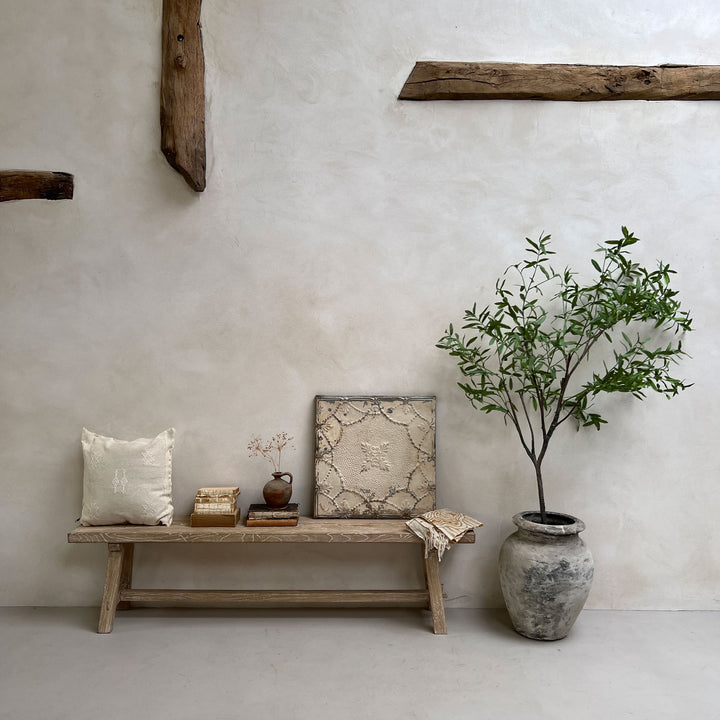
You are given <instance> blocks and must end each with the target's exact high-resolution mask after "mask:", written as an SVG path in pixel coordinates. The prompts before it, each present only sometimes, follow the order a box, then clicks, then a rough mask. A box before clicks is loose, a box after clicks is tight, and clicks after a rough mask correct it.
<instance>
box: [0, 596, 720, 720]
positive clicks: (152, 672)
mask: <svg viewBox="0 0 720 720" xmlns="http://www.w3.org/2000/svg"><path fill="white" fill-rule="evenodd" d="M96 622H97V609H96V608H0V718H1V719H2V720H26V719H27V720H36V719H37V720H63V719H64V718H72V719H73V720H86V719H87V720H90V719H91V718H92V720H115V718H123V719H125V720H127V719H128V718H133V719H136V720H144V719H145V718H148V719H149V718H161V719H163V720H164V719H165V718H167V719H172V720H185V719H186V718H187V719H188V720H190V719H192V720H197V719H198V718H202V719H204V720H230V719H231V718H232V719H233V720H235V719H236V718H247V719H248V720H257V719H259V720H264V719H265V718H282V719H284V718H297V719H299V720H302V719H304V718H308V719H310V718H312V720H325V719H326V718H333V719H334V720H355V719H356V718H357V719H358V720H360V719H363V720H365V719H367V718H372V719H373V720H381V719H383V718H388V719H389V718H403V720H405V719H409V718H421V719H426V718H427V719H432V720H434V719H435V718H437V719H439V720H446V719H447V720H455V719H457V720H463V719H468V720H481V719H484V718H493V719H495V718H510V719H514V718H521V717H522V718H524V717H529V718H532V720H538V719H544V718H553V719H555V718H574V719H575V720H594V719H595V718H598V719H602V720H617V719H619V718H634V719H640V720H643V719H645V718H647V719H648V720H650V718H652V720H661V719H662V718H668V719H670V718H672V720H677V719H678V718H693V719H694V720H717V719H720V613H712V612H677V613H666V612H606V611H589V610H586V611H585V612H584V613H583V614H582V615H581V617H580V619H579V620H578V623H577V624H576V626H575V628H574V629H573V631H572V633H571V634H570V636H568V637H567V638H566V639H565V640H561V641H559V642H554V643H543V642H535V641H531V640H526V639H524V638H521V637H520V636H519V635H516V634H515V633H514V632H513V630H512V629H511V628H510V627H509V624H508V620H507V617H506V615H505V613H504V612H501V611H487V610H450V611H448V628H449V634H448V635H447V636H444V637H443V636H435V635H433V634H432V633H431V632H430V618H429V614H428V613H427V612H424V611H418V610H372V611H370V610H292V611H291V610H266V611H250V610H244V611H243V610H206V609H193V610H150V609H141V610H133V611H130V612H127V613H119V614H118V617H117V619H116V621H115V629H114V631H113V633H112V634H110V635H97V634H96V633H95V632H94V627H95V624H96ZM526 714H527V715H526Z"/></svg>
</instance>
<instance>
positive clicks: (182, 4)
mask: <svg viewBox="0 0 720 720" xmlns="http://www.w3.org/2000/svg"><path fill="white" fill-rule="evenodd" d="M201 4H202V0H163V24H162V28H163V29H162V33H163V36H162V77H161V81H160V131H161V149H162V152H163V154H164V155H165V157H166V158H167V161H168V162H169V163H170V165H171V166H172V167H173V168H175V169H176V170H177V171H178V172H179V173H180V174H181V175H182V176H183V177H184V178H185V181H186V182H187V184H188V185H189V186H190V187H191V188H192V189H193V190H195V191H196V192H202V191H203V190H204V189H205V58H204V56H203V47H202V30H201V25H200V6H201Z"/></svg>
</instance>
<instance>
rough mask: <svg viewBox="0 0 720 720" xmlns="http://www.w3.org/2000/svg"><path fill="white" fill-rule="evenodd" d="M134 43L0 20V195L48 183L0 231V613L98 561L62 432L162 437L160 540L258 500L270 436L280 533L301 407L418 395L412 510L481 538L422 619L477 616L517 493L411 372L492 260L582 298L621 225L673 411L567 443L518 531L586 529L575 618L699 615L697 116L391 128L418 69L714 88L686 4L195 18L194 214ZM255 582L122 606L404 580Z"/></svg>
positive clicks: (79, 9)
mask: <svg viewBox="0 0 720 720" xmlns="http://www.w3.org/2000/svg"><path fill="white" fill-rule="evenodd" d="M160 10H161V2H160V0H153V1H152V2H148V1H146V2H139V1H137V0H118V1H117V2H112V3H110V2H96V1H95V0H0V16H1V17H2V18H3V20H2V23H0V64H1V65H2V67H3V72H2V73H0V98H2V100H1V101H0V138H1V140H0V158H1V159H0V166H1V167H2V168H3V169H11V168H28V169H53V170H63V171H66V172H71V173H73V174H74V175H75V183H76V188H75V198H74V199H73V200H72V201H65V202H50V201H21V202H14V203H4V204H3V205H2V206H0V329H1V334H0V353H1V354H0V408H2V411H1V412H0V498H2V501H3V510H4V512H3V522H2V523H1V524H0V578H2V579H1V580H0V603H1V604H5V605H91V604H95V603H97V602H98V600H99V595H100V590H101V583H102V577H103V572H104V562H105V552H104V548H103V547H100V546H97V547H96V546H88V547H84V546H68V545H67V544H66V543H65V534H66V532H67V531H68V530H69V529H71V528H72V527H73V525H74V521H75V519H76V518H77V517H78V516H79V514H80V506H81V495H82V456H81V452H80V431H81V428H82V427H83V426H87V427H89V428H90V429H92V430H94V431H96V432H99V433H102V434H106V435H114V436H116V437H120V438H125V439H130V438H133V437H141V436H152V435H155V434H156V433H158V432H159V431H161V430H163V429H165V428H166V427H169V426H174V427H175V428H176V429H177V433H178V435H177V444H176V453H175V458H174V460H175V462H174V498H175V504H176V508H177V511H178V512H180V513H187V512H189V510H190V508H191V505H192V500H193V496H194V492H195V490H196V489H197V488H198V487H199V486H202V485H207V484H238V485H240V487H241V489H242V496H241V500H242V504H243V505H244V506H245V507H246V506H247V504H249V503H250V502H257V501H259V500H260V497H261V490H260V489H261V487H262V485H263V483H264V482H265V480H266V479H267V477H268V475H267V474H268V471H269V470H270V466H269V465H267V466H266V465H264V464H263V463H262V462H261V461H260V460H258V459H252V458H249V457H248V454H247V451H246V449H245V448H246V445H247V443H248V440H249V439H250V437H251V436H253V435H255V434H259V435H262V436H269V435H272V434H273V433H275V432H278V431H280V430H285V431H286V432H288V433H290V434H291V435H294V436H295V447H296V449H295V450H294V451H292V452H290V453H288V455H287V463H286V469H288V470H290V471H292V472H293V473H294V474H295V478H296V481H295V486H296V491H295V499H296V500H297V501H299V502H300V503H301V505H302V507H303V508H304V509H305V510H306V511H309V509H310V507H311V498H312V483H313V430H312V421H313V397H314V396H315V395H316V394H318V393H327V394H332V393H337V394H356V393H358V394H364V393H371V394H435V395H437V398H438V417H437V442H438V449H437V452H438V505H439V507H450V508H454V509H457V510H462V511H464V512H467V513H468V514H470V515H473V516H475V517H478V518H479V519H481V520H483V521H484V522H485V527H484V528H483V529H481V530H480V531H478V542H477V544H476V545H475V546H473V547H460V548H456V549H454V550H452V551H450V553H449V555H448V556H447V557H446V560H444V561H443V566H442V572H443V581H444V584H445V589H446V591H447V592H448V595H449V600H448V603H449V605H451V606H453V605H455V606H464V607H496V606H499V605H501V604H502V600H501V595H500V591H499V586H498V582H497V572H496V565H495V563H496V558H497V553H498V550H499V547H500V544H501V542H502V540H503V538H504V537H505V536H506V535H508V534H509V533H510V532H511V531H512V529H513V526H512V524H511V521H510V517H511V516H512V515H513V513H515V512H517V511H519V510H523V509H531V508H532V507H534V506H535V505H536V499H535V495H534V486H533V480H532V472H531V470H532V468H531V466H530V464H529V463H528V462H527V460H526V459H525V458H524V456H523V455H522V454H521V453H522V451H521V449H520V445H519V443H517V441H516V439H515V437H514V436H513V435H512V433H511V431H510V429H508V428H506V427H504V426H503V424H502V423H501V422H499V419H498V418H497V417H494V416H485V415H481V414H480V413H477V412H476V411H473V410H472V408H471V407H470V405H469V403H468V402H467V401H466V400H465V398H464V397H463V395H462V393H461V392H460V391H459V390H458V389H457V387H456V385H455V383H456V381H457V380H458V379H459V376H458V374H457V371H456V369H455V367H454V365H453V362H452V359H451V358H450V357H448V356H447V355H445V354H444V353H442V352H441V351H440V350H437V349H436V348H435V347H434V343H435V342H436V341H437V339H438V338H439V337H440V336H441V334H442V332H443V330H444V328H445V327H446V326H447V323H448V322H455V323H457V322H458V321H459V320H460V319H461V317H462V312H463V310H464V309H465V308H466V307H469V306H471V305H472V303H473V302H474V301H475V300H478V302H479V304H481V305H482V304H484V303H486V302H490V301H491V300H492V297H491V295H490V293H491V291H492V288H493V286H494V281H495V278H496V277H497V276H498V275H499V274H500V273H501V272H502V271H503V269H504V268H505V267H506V266H507V265H508V264H510V263H511V262H515V261H517V260H518V259H519V258H520V257H521V255H522V253H523V242H524V238H525V236H530V237H537V236H538V235H539V234H540V233H541V232H543V231H545V232H549V233H552V235H553V237H554V242H555V250H556V251H557V253H558V262H559V264H561V265H562V264H566V263H568V264H570V265H574V266H579V267H587V266H588V264H589V257H590V255H591V253H592V251H593V249H594V248H595V246H596V245H597V244H598V243H600V242H602V241H604V240H606V239H611V238H614V237H616V236H618V235H619V231H620V226H621V225H626V226H628V227H629V228H630V229H631V230H633V231H634V232H635V233H636V234H637V235H638V236H639V237H640V238H641V239H642V240H643V242H642V244H641V245H639V246H636V247H637V248H638V249H637V252H636V255H637V257H638V259H639V260H641V261H642V262H644V263H647V264H653V263H654V261H655V259H657V258H662V259H663V260H665V261H667V262H669V263H671V265H673V266H674V267H675V268H676V269H677V271H678V275H677V276H676V280H675V285H676V286H677V288H678V289H679V290H680V292H681V297H682V298H683V299H684V302H685V304H686V305H687V307H688V308H689V309H691V310H692V312H693V314H694V316H695V329H696V332H693V333H692V334H691V335H689V336H688V338H687V343H686V346H687V349H688V351H689V352H690V354H691V355H692V358H691V359H688V360H687V361H686V362H683V364H682V366H681V367H680V368H679V369H678V373H680V374H681V375H682V376H686V377H688V378H689V379H691V380H692V381H694V382H695V386H694V387H693V388H692V389H690V390H688V391H687V392H685V393H683V394H682V395H681V396H680V397H679V398H677V399H675V400H673V401H672V402H671V403H669V402H667V401H666V400H665V399H664V398H655V397H652V398H649V399H648V400H647V401H645V402H644V403H639V402H636V401H630V400H627V399H624V398H619V397H608V398H607V399H603V401H602V403H601V410H602V411H603V412H604V414H605V416H606V418H607V419H608V420H609V425H608V426H606V427H605V428H603V430H602V431H601V432H600V433H596V432H595V431H594V430H587V431H581V432H580V433H579V434H576V433H575V431H574V429H572V428H570V427H566V428H565V430H564V432H562V433H560V434H559V436H558V437H557V439H556V441H555V446H554V447H553V448H552V449H551V454H550V456H549V457H548V460H547V468H546V476H547V495H548V502H549V506H551V507H552V508H553V509H555V510H561V511H566V512H571V513H573V514H575V515H578V516H580V517H582V518H583V519H584V520H585V521H586V523H587V526H588V529H587V531H586V533H585V536H584V537H585V540H586V542H587V543H588V544H589V546H590V547H591V548H592V551H593V553H594V556H595V561H596V580H595V585H594V588H593V591H592V593H591V596H590V600H589V603H588V605H589V607H595V608H625V609H651V608H653V609H718V608H720V600H719V596H718V592H717V588H718V586H719V584H720V559H719V557H720V556H719V555H718V553H717V551H716V549H717V547H718V543H719V542H720V531H719V530H718V527H719V525H718V522H717V511H718V509H720V508H719V507H718V506H719V502H718V498H717V491H716V481H717V477H718V472H719V471H720V463H719V461H718V455H717V453H716V452H714V451H713V449H712V448H713V447H715V446H716V445H717V439H716V437H715V436H716V432H715V423H714V422H713V421H712V417H714V411H715V409H716V408H717V405H718V401H719V400H720V383H719V381H718V373H717V367H718V349H717V341H718V338H719V337H720V318H719V316H718V312H717V311H718V288H717V283H716V281H715V277H716V274H715V272H714V271H713V267H715V268H717V267H718V263H719V261H720V250H719V248H720V243H719V235H718V228H719V227H720V223H718V219H719V210H718V207H719V206H718V197H719V196H720V133H719V132H718V129H719V128H720V103H716V102H658V103H646V102H617V103H587V104H583V103H543V102H468V103H441V102H433V103H407V102H406V103H401V102H398V101H397V100H396V96H397V93H398V92H399V90H400V88H401V87H402V84H403V82H404V80H405V78H406V77H407V75H408V73H409V71H410V69H411V68H412V66H413V63H414V62H415V61H416V60H418V59H441V60H442V59H447V60H498V61H503V60H507V61H511V60H512V61H525V62H569V63H575V62H579V63H608V64H625V63H634V64H659V63H663V62H673V63H697V64H717V63H718V62H720V56H719V55H718V49H717V48H718V34H719V33H720V7H718V5H717V3H716V2H714V1H713V0H689V1H688V2H685V3H683V4H681V5H678V4H677V3H674V2H669V1H658V2H654V3H647V2H640V0H607V2H603V3H597V2H590V1H589V0H548V1H546V2H543V3H526V2H521V1H520V0H484V2H467V1H466V0H443V1H442V2H439V1H433V2H430V1H428V0H423V2H417V1H416V0H414V1H412V2H411V1H410V0H392V1H391V2H384V1H383V2H381V1H380V0H362V2H361V1H360V0H306V1H304V2H302V3H299V2H293V1H291V0H242V2H239V1H238V0H205V2H204V3H203V26H204V42H205V58H206V84H207V88H206V93H207V132H208V188H207V190H206V192H205V193H203V194H201V195H198V194H195V193H193V192H192V191H191V190H190V189H189V188H188V187H187V186H186V185H185V183H184V181H183V180H182V178H181V177H180V176H179V175H178V174H177V173H175V172H174V171H172V170H171V168H170V167H169V166H168V165H167V163H166V162H165V160H164V158H163V157H162V155H161V153H160V151H159V127H158V125H159V123H158V114H159V110H158V104H159V63H160ZM296 550H297V548H296ZM285 552H286V551H285V550H284V549H282V548H267V547H262V548H244V547H243V548H228V549H222V550H221V551H220V552H218V553H215V552H212V551H210V550H209V549H208V548H203V547H191V548H173V547H168V548H159V549H158V548H140V549H139V551H138V553H137V564H138V570H137V583H138V584H139V585H144V586H152V585H154V584H160V583H163V584H171V585H174V586H186V587H202V586H206V585H210V586H216V587H218V586H220V587H228V588H230V587H254V586H255V587H257V586H267V587H273V586H295V587H303V586H304V587H312V586H315V587H323V586H327V585H339V586H346V587H353V586H355V587H372V586H377V587H382V586H389V585H392V584H393V583H394V582H395V580H396V576H397V575H398V574H399V576H400V577H401V579H402V582H404V583H406V584H408V585H411V584H417V583H418V582H419V580H420V575H419V567H416V563H414V562H412V561H413V560H414V559H415V558H414V553H413V554H411V553H410V549H408V550H407V552H406V553H405V554H402V555H401V556H400V557H395V556H394V555H392V554H390V553H389V552H387V551H386V550H385V549H383V548H371V549H368V548H351V549H349V550H348V548H344V549H343V551H342V552H341V553H339V552H338V551H337V549H333V548H325V547H309V548H306V549H302V550H301V551H300V554H299V555H295V554H293V555H292V556H290V557H288V556H286V555H285ZM346 552H350V560H349V561H348V560H347V559H346V555H345V553H346ZM188 558H189V559H190V561H191V562H190V563H185V560H186V559H188Z"/></svg>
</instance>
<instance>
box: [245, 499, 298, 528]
mask: <svg viewBox="0 0 720 720" xmlns="http://www.w3.org/2000/svg"><path fill="white" fill-rule="evenodd" d="M245 524H246V525H247V526H248V527H274V526H282V525H290V526H293V525H297V524H298V506H297V503H290V504H289V505H287V506H285V507H284V508H280V509H277V508H271V507H268V506H267V505H259V504H256V505H251V506H250V510H248V516H247V520H246V521H245Z"/></svg>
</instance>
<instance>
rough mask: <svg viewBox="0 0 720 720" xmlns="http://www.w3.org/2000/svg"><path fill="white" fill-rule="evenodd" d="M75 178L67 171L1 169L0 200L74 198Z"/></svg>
mask: <svg viewBox="0 0 720 720" xmlns="http://www.w3.org/2000/svg"><path fill="white" fill-rule="evenodd" d="M73 190H74V178H73V176H72V175H71V174H70V173H66V172H50V171H47V170H0V202H7V201H8V200H72V196H73Z"/></svg>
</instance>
